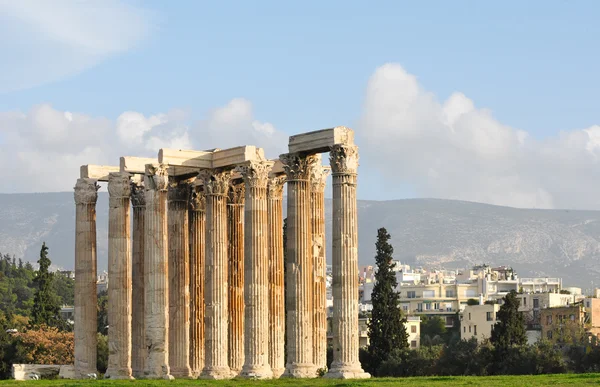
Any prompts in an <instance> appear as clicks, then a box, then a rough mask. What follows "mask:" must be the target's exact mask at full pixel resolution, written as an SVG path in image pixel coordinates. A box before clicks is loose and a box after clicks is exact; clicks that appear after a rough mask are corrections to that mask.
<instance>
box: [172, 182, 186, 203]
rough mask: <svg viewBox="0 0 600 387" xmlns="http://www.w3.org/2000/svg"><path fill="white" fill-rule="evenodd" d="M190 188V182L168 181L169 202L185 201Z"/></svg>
mask: <svg viewBox="0 0 600 387" xmlns="http://www.w3.org/2000/svg"><path fill="white" fill-rule="evenodd" d="M191 188H192V186H191V184H190V183H188V182H185V181H180V182H175V181H174V182H171V183H169V193H168V196H167V197H168V200H169V201H170V202H187V201H188V199H189V197H190V191H191Z"/></svg>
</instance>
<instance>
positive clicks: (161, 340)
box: [144, 164, 173, 379]
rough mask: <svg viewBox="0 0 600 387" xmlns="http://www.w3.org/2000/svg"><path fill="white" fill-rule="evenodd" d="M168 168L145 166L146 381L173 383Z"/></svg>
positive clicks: (160, 165) (158, 165) (163, 166)
mask: <svg viewBox="0 0 600 387" xmlns="http://www.w3.org/2000/svg"><path fill="white" fill-rule="evenodd" d="M168 185H169V177H168V173H167V166H166V165H162V164H157V165H150V164H149V165H146V175H145V177H144V186H145V188H146V216H145V227H144V233H145V235H144V242H145V247H144V259H145V260H146V261H145V262H144V279H145V285H146V286H145V293H146V298H145V300H144V301H145V308H144V314H145V322H146V327H145V335H146V348H147V351H148V352H147V357H146V364H145V365H144V367H145V368H144V377H145V378H148V379H172V378H173V376H171V374H170V368H169V334H168V333H169V266H168V248H169V238H168V224H167V189H168Z"/></svg>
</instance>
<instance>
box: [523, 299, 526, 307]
mask: <svg viewBox="0 0 600 387" xmlns="http://www.w3.org/2000/svg"><path fill="white" fill-rule="evenodd" d="M523 306H527V297H523Z"/></svg>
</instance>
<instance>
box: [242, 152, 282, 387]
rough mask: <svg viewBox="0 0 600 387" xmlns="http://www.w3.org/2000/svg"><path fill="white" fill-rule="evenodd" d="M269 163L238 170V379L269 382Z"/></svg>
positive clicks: (270, 166)
mask: <svg viewBox="0 0 600 387" xmlns="http://www.w3.org/2000/svg"><path fill="white" fill-rule="evenodd" d="M273 164H274V163H273V162H272V161H261V162H250V163H248V164H246V165H243V166H240V167H239V168H238V170H239V171H240V172H241V173H242V177H243V178H244V183H245V184H246V205H245V211H244V212H245V219H244V220H245V224H244V252H245V256H244V303H245V306H246V310H245V318H246V321H245V340H244V353H245V360H244V367H243V368H242V373H241V376H242V377H245V378H253V379H269V378H272V377H273V371H272V370H271V366H270V365H269V270H268V268H269V244H268V242H269V239H268V225H267V183H268V178H269V172H270V171H271V168H273Z"/></svg>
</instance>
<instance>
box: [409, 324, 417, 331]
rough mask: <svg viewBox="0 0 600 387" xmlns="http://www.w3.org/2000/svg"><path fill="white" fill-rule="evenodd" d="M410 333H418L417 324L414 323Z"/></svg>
mask: <svg viewBox="0 0 600 387" xmlns="http://www.w3.org/2000/svg"><path fill="white" fill-rule="evenodd" d="M410 333H417V326H416V325H412V326H411V327H410Z"/></svg>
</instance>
